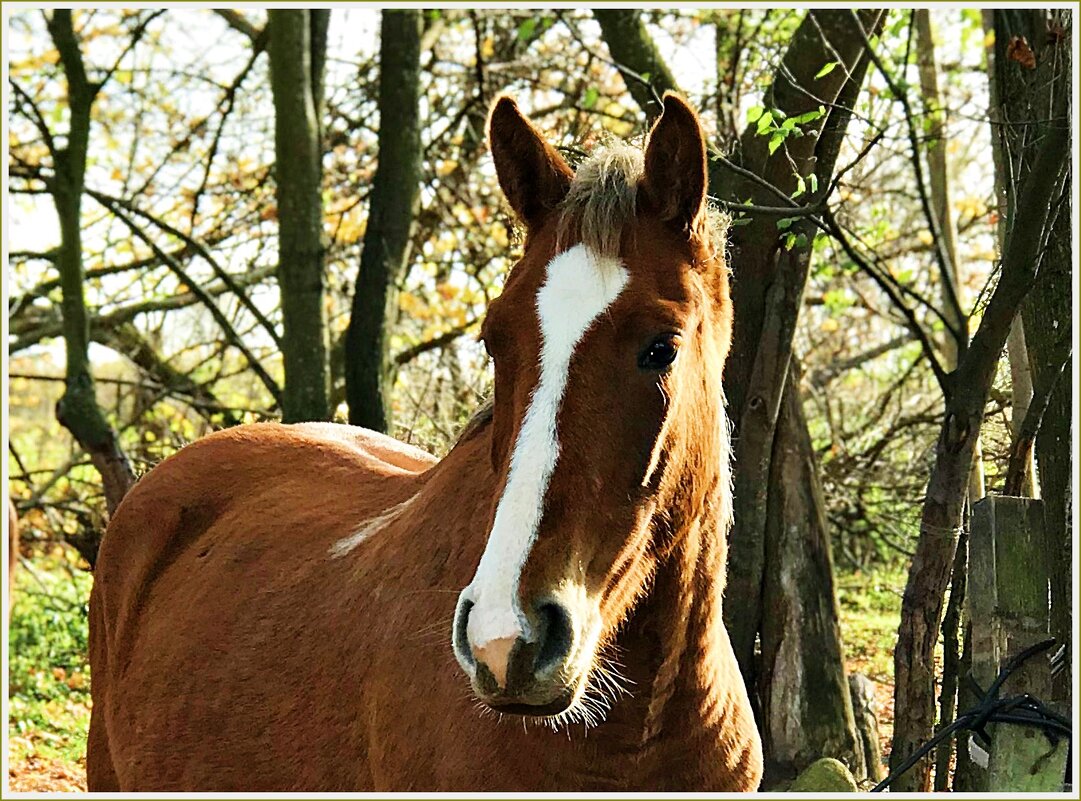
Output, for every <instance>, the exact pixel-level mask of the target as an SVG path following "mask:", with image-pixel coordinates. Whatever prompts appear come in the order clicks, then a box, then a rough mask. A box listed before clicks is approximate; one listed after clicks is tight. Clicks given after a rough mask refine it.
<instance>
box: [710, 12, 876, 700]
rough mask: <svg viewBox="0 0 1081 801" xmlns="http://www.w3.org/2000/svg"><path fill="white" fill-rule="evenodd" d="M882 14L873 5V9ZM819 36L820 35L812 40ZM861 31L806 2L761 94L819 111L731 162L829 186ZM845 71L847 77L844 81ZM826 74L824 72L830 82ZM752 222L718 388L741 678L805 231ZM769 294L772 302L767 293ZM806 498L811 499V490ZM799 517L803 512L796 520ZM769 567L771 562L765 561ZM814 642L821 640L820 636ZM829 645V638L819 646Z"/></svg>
mask: <svg viewBox="0 0 1081 801" xmlns="http://www.w3.org/2000/svg"><path fill="white" fill-rule="evenodd" d="M881 17H882V18H884V14H883V15H881ZM861 20H862V24H863V26H864V28H865V29H866V30H867V31H868V32H872V31H874V30H875V29H876V27H877V26H878V25H879V24H880V15H879V12H877V11H876V12H861ZM823 35H825V36H826V37H828V42H825V41H823ZM863 54H864V47H863V42H862V37H861V36H860V35H859V32H858V31H857V30H856V28H855V17H853V16H852V14H851V13H850V12H848V11H835V10H830V11H811V12H808V14H807V16H806V18H805V19H804V21H803V23H801V25H800V27H799V28H798V29H797V31H796V33H795V35H794V36H793V39H792V44H791V45H790V46H789V49H788V51H787V52H786V54H785V57H784V62H783V65H782V67H781V69H780V70H779V71H778V74H777V76H776V78H775V79H774V83H773V85H772V87H771V88H770V90H769V91H768V92H767V94H766V102H765V105H766V107H767V108H779V109H781V110H782V111H784V112H785V114H786V115H787V116H788V117H792V116H797V115H800V114H804V113H807V112H808V111H813V110H814V109H816V108H817V107H818V101H817V100H814V99H813V98H808V95H807V93H806V91H805V90H806V88H807V87H813V92H812V94H813V95H814V96H815V97H817V98H822V99H823V100H825V101H826V102H828V103H834V104H835V105H834V107H833V108H832V109H831V110H830V111H829V113H828V115H827V116H826V117H825V118H824V119H821V120H818V121H816V122H815V123H812V124H811V125H810V126H806V127H805V128H804V130H805V132H806V133H807V134H808V135H805V136H803V137H801V138H798V139H795V140H794V141H791V142H790V141H788V140H786V142H785V144H783V145H782V146H781V148H779V149H778V150H777V151H776V153H775V154H772V155H771V154H770V153H769V151H768V148H767V145H768V137H764V136H759V135H757V131H756V128H755V126H754V125H752V126H750V127H749V128H748V129H747V131H745V132H744V134H743V136H742V138H741V147H740V154H739V156H740V158H739V163H740V165H741V166H742V167H743V168H744V169H748V170H750V171H751V172H752V173H754V174H755V175H757V176H759V177H760V178H763V179H765V180H766V181H767V182H769V183H770V184H772V185H773V186H775V187H777V188H778V189H780V190H781V192H783V193H784V194H786V195H791V194H792V193H794V192H795V191H796V188H797V183H796V176H795V175H794V174H793V167H792V165H793V164H794V165H795V166H796V170H798V172H799V173H800V174H801V175H802V176H804V177H806V176H808V175H810V174H811V173H814V174H815V175H816V176H817V180H818V185H819V186H820V187H825V186H827V185H828V183H829V181H830V179H831V177H832V174H833V168H834V164H835V160H836V158H837V152H838V150H839V148H840V142H841V141H842V140H843V138H844V135H845V131H846V130H847V125H848V120H849V117H850V114H849V113H848V112H847V111H846V110H845V109H846V107H851V106H852V105H854V103H855V99H856V96H857V95H858V93H859V91H860V87H861V86H862V83H863V77H864V75H865V74H866V69H867V60H866V58H865V57H864V55H863ZM838 58H840V59H841V60H842V61H844V66H843V67H841V68H838V69H835V70H833V71H832V72H830V73H828V74H827V75H825V76H824V77H822V78H820V79H817V80H816V79H815V78H814V76H815V75H816V74H817V72H818V71H819V70H820V69H821V67H822V66H823V65H824V64H826V63H828V62H831V61H834V60H837V59H838ZM848 75H850V76H851V79H850V80H849V79H846V76H848ZM831 79H832V80H831ZM710 186H711V187H712V189H713V191H714V192H715V193H716V194H719V195H720V196H722V197H724V198H726V199H729V200H731V201H733V202H741V201H742V200H743V199H746V198H750V199H751V202H752V203H755V204H758V205H776V204H777V202H778V201H777V198H776V197H775V196H773V195H772V193H770V192H769V191H768V190H766V189H764V188H763V187H761V186H760V185H759V184H758V183H756V182H754V181H751V180H749V179H747V178H744V177H742V176H733V175H732V173H730V172H728V171H727V169H726V167H725V166H724V165H723V164H721V163H720V162H719V161H714V162H713V165H712V169H711V172H710ZM750 219H751V222H750V223H749V224H747V225H743V226H740V227H738V228H735V229H734V230H733V233H732V237H731V241H732V252H731V263H732V268H733V285H732V304H733V308H735V309H736V310H737V311H736V315H735V324H734V329H733V342H732V351H731V355H730V356H729V363H728V365H727V366H726V368H725V394H726V395H727V397H728V401H729V414H730V417H731V419H732V422H733V426H734V428H735V433H736V447H735V454H734V457H733V459H734V483H735V524H734V527H733V531H732V537H731V550H730V552H729V575H728V589H727V592H726V595H727V597H728V598H738V599H739V602H738V603H730V604H728V605H727V606H726V608H725V623H726V624H727V625H728V628H729V632H730V634H731V636H732V646H733V648H734V650H735V652H736V657H737V659H738V660H739V662H740V666H741V669H743V670H744V676H745V678H747V680H748V683H749V684H752V685H757V684H758V682H757V679H756V678H755V673H754V647H755V638H756V635H757V634H758V632H759V629H760V626H761V624H762V619H763V608H764V607H763V604H762V596H761V593H762V586H763V581H764V577H765V576H766V574H767V572H768V571H767V569H766V562H765V547H766V545H765V533H766V514H767V510H768V509H769V508H770V506H771V505H772V504H773V500H772V498H771V497H770V495H771V493H772V491H773V489H774V487H773V485H771V482H770V480H769V476H770V468H769V465H770V460H771V454H772V453H773V447H774V445H773V443H774V437H775V432H776V429H777V426H778V416H779V414H781V412H782V409H783V408H784V406H782V404H781V399H782V397H783V392H784V385H785V378H786V375H787V372H788V368H787V365H788V360H789V357H790V355H791V347H792V335H793V333H794V330H795V322H796V319H797V317H798V314H799V308H800V301H801V298H802V294H803V288H804V285H805V282H806V278H807V270H808V266H809V263H810V241H811V240H812V239H813V236H814V229H813V228H812V226H811V225H810V223H808V222H807V221H806V220H802V221H799V222H796V223H794V224H793V226H792V227H791V228H790V229H789V231H790V232H791V233H795V234H796V235H797V236H798V235H800V234H802V235H803V236H804V237H805V239H806V241H807V245H805V246H802V245H799V244H797V245H796V246H795V247H793V248H792V249H791V250H786V249H785V248H784V244H783V240H782V237H781V235H780V233H779V232H778V230H777V226H776V223H777V218H776V217H767V216H757V217H756V216H753V215H751V216H750ZM774 298H777V299H778V300H774ZM781 298H783V299H784V300H783V301H781V302H782V305H783V306H784V308H785V311H784V313H783V314H781V315H780V319H784V320H785V322H784V324H783V326H778V325H777V323H776V322H775V321H776V320H777V319H779V318H778V316H777V312H776V311H773V307H774V304H775V303H776V302H778V301H779V300H780V299H781ZM811 497H814V496H813V494H812V495H811ZM802 522H803V523H806V519H804V521H802ZM770 569H771V570H772V569H774V568H773V567H772V566H771V568H770ZM823 647H825V644H823ZM829 647H830V648H832V649H834V650H839V649H840V642H836V643H833V644H831V645H830V646H829Z"/></svg>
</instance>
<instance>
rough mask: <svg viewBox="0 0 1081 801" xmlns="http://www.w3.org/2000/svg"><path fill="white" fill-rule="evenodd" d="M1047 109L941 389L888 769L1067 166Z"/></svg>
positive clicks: (905, 741)
mask: <svg viewBox="0 0 1081 801" xmlns="http://www.w3.org/2000/svg"><path fill="white" fill-rule="evenodd" d="M1067 46H1068V45H1067ZM1047 112H1048V114H1047V118H1048V119H1050V120H1052V122H1051V123H1049V124H1048V126H1047V128H1048V130H1047V133H1046V135H1045V136H1044V137H1043V139H1042V140H1041V141H1040V145H1039V154H1038V156H1037V157H1036V159H1035V160H1034V161H1033V163H1032V169H1031V170H1030V172H1029V174H1028V175H1027V176H1026V177H1025V179H1024V182H1023V183H1022V186H1021V189H1020V191H1019V192H1018V202H1017V204H1016V205H1015V206H1013V208H1014V212H1012V216H1013V218H1014V219H1013V221H1012V222H1013V225H1011V228H1010V232H1009V235H1008V237H1007V241H1006V243H1005V246H1004V247H1003V260H1002V270H1001V276H1000V278H999V281H998V285H997V286H996V287H995V290H994V292H993V293H992V295H991V298H990V300H989V302H988V303H987V305H986V307H985V309H984V313H983V317H982V319H981V320H980V326H979V328H978V329H977V331H976V334H975V335H974V336H973V338H972V342H971V344H970V345H969V347H968V348H967V349H966V350H965V351H964V353H963V355H962V356H961V357H960V361H959V363H958V367H957V370H956V371H955V372H954V373H952V374H951V380H950V385H949V386H948V387H947V389H948V391H947V396H946V410H945V411H946V414H945V418H944V421H943V425H942V429H941V431H940V434H939V439H938V443H937V446H936V453H935V464H934V467H933V469H932V472H931V478H930V481H929V482H928V487H927V494H926V500H925V502H924V507H923V515H922V519H921V522H920V537H919V541H918V543H917V545H916V553H915V555H914V557H913V559H912V567H911V569H910V571H909V575H908V583H907V585H906V587H905V594H904V599H903V600H902V603H901V625H900V627H899V629H898V637H897V648H896V650H895V652H894V678H895V681H896V691H895V695H894V712H895V719H894V733H893V749H892V752H891V754H890V765H891V766H892V767H893V768H896V767H898V766H899V765H900V763H901V762H903V761H904V760H905V759H907V758H908V757H909V756H910V755H911V754H912V753H913V752H914V751H915V750H916V749H917V748H918V747H919V746H920V745H921V744H922V743H923V742H924V741H925V740H927V739H928V738H929V737H930V736H931V733H932V728H933V726H934V722H935V713H934V675H935V674H934V662H933V655H934V649H935V644H936V642H937V640H938V629H939V625H940V623H941V620H942V601H943V596H944V594H945V591H946V586H947V583H948V581H949V575H950V567H951V565H952V563H953V559H954V550H955V548H956V545H957V533H958V530H959V528H960V526H961V522H962V511H963V509H964V501H965V495H966V494H967V490H968V486H969V473H970V471H971V469H972V460H973V454H974V451H975V447H976V443H977V441H978V439H979V433H980V426H981V424H982V422H983V412H984V407H985V405H986V403H987V397H988V394H989V392H990V388H991V382H992V380H993V379H994V375H995V371H996V368H997V366H998V361H999V359H1000V357H1001V355H1002V349H1003V347H1004V346H1005V344H1006V338H1007V336H1008V335H1009V329H1010V324H1011V322H1012V321H1013V319H1014V317H1015V316H1016V314H1017V312H1018V310H1019V309H1020V307H1021V303H1022V302H1023V301H1024V299H1025V296H1026V294H1027V293H1028V292H1029V290H1030V289H1031V287H1032V284H1033V282H1034V281H1035V279H1036V275H1037V272H1038V270H1039V268H1040V263H1041V262H1042V261H1043V257H1044V255H1045V248H1044V244H1043V242H1044V239H1045V237H1046V234H1047V228H1048V225H1049V223H1050V221H1051V220H1050V216H1051V212H1050V209H1051V207H1052V206H1053V205H1054V204H1053V200H1054V199H1055V198H1056V197H1057V195H1058V193H1060V192H1061V191H1062V182H1063V179H1064V176H1065V174H1066V171H1067V167H1068V160H1069V148H1068V146H1069V141H1070V139H1069V128H1068V120H1067V119H1066V114H1067V108H1066V106H1065V104H1064V103H1061V102H1056V103H1055V105H1054V106H1053V108H1050V109H1047ZM929 768H930V765H929V761H928V760H926V759H925V760H924V761H922V762H921V763H920V764H919V765H917V766H916V767H914V768H913V769H912V770H910V771H909V772H908V773H906V774H904V775H902V776H901V777H899V779H898V780H897V781H896V782H895V784H894V788H895V789H896V790H898V791H909V792H913V791H919V790H926V789H928V788H929V776H930V773H929Z"/></svg>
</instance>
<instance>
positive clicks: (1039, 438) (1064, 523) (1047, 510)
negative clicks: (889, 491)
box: [992, 9, 1076, 699]
mask: <svg viewBox="0 0 1081 801" xmlns="http://www.w3.org/2000/svg"><path fill="white" fill-rule="evenodd" d="M993 20H994V31H995V47H994V58H993V67H992V69H993V80H994V81H995V82H996V83H997V85H998V94H999V97H998V108H997V109H996V110H995V111H996V113H997V115H998V116H999V118H1000V120H1001V123H1002V124H1001V125H1000V126H999V127H998V133H999V137H998V140H997V141H996V143H995V144H996V145H997V146H998V147H999V148H1000V149H1001V151H1002V160H1003V169H1004V173H1005V177H1006V185H1007V192H1006V205H1007V210H1006V211H1007V213H1006V215H1005V220H1006V222H1005V224H1006V227H1007V229H1008V230H1012V229H1016V228H1017V226H1018V225H1020V224H1022V223H1021V222H1020V216H1021V215H1023V213H1024V209H1023V206H1022V205H1021V203H1022V202H1023V200H1022V199H1021V198H1020V197H1018V194H1017V189H1016V187H1017V185H1018V183H1019V181H1020V180H1021V179H1022V178H1023V177H1024V176H1025V175H1026V174H1027V173H1028V172H1029V171H1030V170H1034V169H1035V164H1036V155H1037V152H1038V150H1039V147H1040V144H1041V142H1042V140H1043V138H1044V137H1046V136H1047V135H1048V134H1049V132H1050V130H1051V129H1052V128H1054V127H1055V126H1056V125H1058V124H1060V123H1059V122H1058V121H1057V120H1055V119H1054V118H1055V117H1056V116H1057V115H1056V113H1055V108H1056V105H1055V104H1056V103H1062V104H1063V106H1065V105H1066V104H1067V103H1068V101H1067V100H1066V98H1067V97H1068V96H1069V92H1070V80H1071V78H1072V72H1073V64H1072V60H1071V52H1072V51H1071V48H1070V41H1071V39H1072V36H1073V27H1072V21H1073V20H1072V15H1071V14H1069V13H1068V12H1065V11H1047V10H1042V9H996V10H995V11H994V12H993ZM1022 37H1023V41H1024V43H1025V44H1027V46H1028V47H1029V48H1031V50H1032V54H1033V56H1034V58H1035V68H1034V69H1029V68H1027V67H1026V66H1025V65H1024V64H1022V63H1021V62H1020V61H1019V60H1017V59H1016V58H1011V57H1010V55H1009V51H1010V47H1011V44H1012V45H1013V46H1014V47H1015V48H1016V49H1020V48H1018V44H1019V42H1020V41H1021V39H1022ZM1033 122H1034V123H1035V124H1033ZM1068 185H1069V183H1068V181H1067V186H1068ZM1053 205H1054V206H1055V210H1056V212H1057V215H1056V217H1055V219H1054V224H1053V226H1052V228H1051V231H1050V237H1049V239H1048V242H1047V251H1046V256H1045V261H1044V263H1043V265H1042V267H1041V268H1040V275H1039V278H1038V279H1037V281H1036V285H1035V286H1034V287H1033V290H1032V294H1031V295H1030V296H1029V297H1028V298H1027V299H1026V301H1025V304H1024V306H1023V307H1022V319H1023V323H1024V329H1025V340H1026V346H1027V351H1028V357H1029V364H1030V367H1031V370H1032V381H1033V386H1034V388H1035V390H1036V394H1042V392H1043V391H1044V390H1045V389H1046V388H1048V387H1051V390H1050V392H1051V394H1050V397H1049V398H1048V399H1047V405H1046V409H1045V410H1044V412H1043V418H1042V424H1041V425H1040V426H1039V429H1038V433H1037V435H1036V448H1035V452H1036V464H1037V467H1038V472H1039V489H1040V497H1041V498H1042V499H1043V501H1044V515H1045V519H1046V525H1045V528H1044V531H1045V536H1046V537H1047V548H1048V551H1049V553H1050V554H1051V555H1052V557H1051V559H1049V561H1048V564H1049V565H1050V566H1051V575H1050V589H1051V633H1052V635H1053V636H1054V637H1055V638H1056V639H1058V641H1059V642H1061V643H1065V644H1066V645H1067V647H1069V645H1070V643H1071V642H1072V639H1073V635H1072V631H1073V626H1072V625H1071V623H1072V610H1071V594H1070V593H1071V586H1072V573H1071V569H1072V560H1071V542H1072V538H1073V530H1072V525H1071V515H1070V492H1071V475H1072V473H1073V464H1072V461H1071V449H1072V432H1071V421H1072V419H1073V410H1072V406H1071V396H1072V391H1071V390H1072V387H1071V382H1070V381H1069V380H1068V378H1067V377H1066V376H1063V378H1062V379H1060V380H1058V381H1057V382H1055V380H1054V379H1055V377H1056V376H1057V374H1058V372H1059V371H1060V370H1061V369H1062V366H1063V364H1064V363H1068V359H1069V357H1070V353H1071V348H1072V343H1073V323H1072V321H1073V317H1072V309H1071V304H1072V302H1073V301H1072V298H1073V290H1072V282H1073V266H1074V265H1073V263H1074V259H1075V258H1076V257H1075V255H1073V254H1072V253H1071V248H1070V237H1071V233H1072V231H1071V224H1072V220H1073V209H1072V207H1071V196H1070V192H1069V191H1065V192H1063V193H1062V195H1061V197H1060V198H1059V199H1057V200H1056V201H1055V202H1054V203H1053ZM1065 666H1066V667H1065V670H1063V671H1062V672H1061V673H1060V674H1058V676H1056V677H1055V682H1054V685H1053V688H1052V689H1053V693H1054V696H1055V697H1056V698H1059V699H1064V698H1069V688H1070V687H1071V686H1072V685H1071V670H1070V660H1069V659H1067V660H1066V662H1065Z"/></svg>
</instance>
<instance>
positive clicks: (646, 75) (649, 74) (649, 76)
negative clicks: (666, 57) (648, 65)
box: [642, 72, 653, 83]
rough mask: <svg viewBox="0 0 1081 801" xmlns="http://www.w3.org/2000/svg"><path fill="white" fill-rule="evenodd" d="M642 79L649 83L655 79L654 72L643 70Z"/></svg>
mask: <svg viewBox="0 0 1081 801" xmlns="http://www.w3.org/2000/svg"><path fill="white" fill-rule="evenodd" d="M642 80H643V81H645V82H646V83H649V82H650V81H652V80H653V73H652V72H643V73H642Z"/></svg>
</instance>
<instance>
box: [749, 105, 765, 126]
mask: <svg viewBox="0 0 1081 801" xmlns="http://www.w3.org/2000/svg"><path fill="white" fill-rule="evenodd" d="M763 111H765V109H764V108H762V107H761V106H751V107H750V108H749V109H747V124H748V125H750V124H751V123H752V122H757V121H758V118H759V117H761V116H762V112H763Z"/></svg>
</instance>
